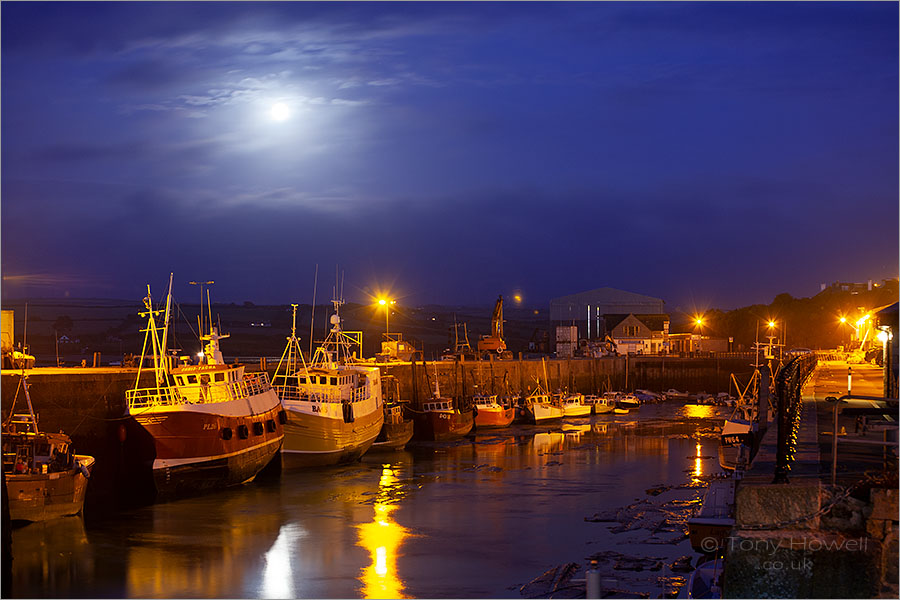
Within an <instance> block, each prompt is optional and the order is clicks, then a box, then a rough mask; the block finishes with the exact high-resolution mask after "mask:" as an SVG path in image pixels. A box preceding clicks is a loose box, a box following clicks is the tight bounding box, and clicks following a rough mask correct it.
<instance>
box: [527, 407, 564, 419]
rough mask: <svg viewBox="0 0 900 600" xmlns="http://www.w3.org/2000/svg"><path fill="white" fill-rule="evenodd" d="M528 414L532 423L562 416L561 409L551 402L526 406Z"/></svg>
mask: <svg viewBox="0 0 900 600" xmlns="http://www.w3.org/2000/svg"><path fill="white" fill-rule="evenodd" d="M528 414H529V420H530V421H531V422H532V423H535V424H537V423H545V422H547V421H554V420H556V419H561V418H563V409H562V408H561V407H559V406H555V405H552V404H532V405H530V406H529V407H528Z"/></svg>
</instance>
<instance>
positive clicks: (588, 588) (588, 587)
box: [584, 559, 602, 598]
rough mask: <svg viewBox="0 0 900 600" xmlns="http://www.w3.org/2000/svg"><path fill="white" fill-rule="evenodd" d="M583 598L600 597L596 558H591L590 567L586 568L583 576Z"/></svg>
mask: <svg viewBox="0 0 900 600" xmlns="http://www.w3.org/2000/svg"><path fill="white" fill-rule="evenodd" d="M584 581H585V596H584V597H585V598H602V596H601V595H600V571H599V569H597V560H596V559H593V560H591V568H590V569H588V570H587V574H586V575H585V578H584Z"/></svg>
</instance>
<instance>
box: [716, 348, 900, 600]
mask: <svg viewBox="0 0 900 600" xmlns="http://www.w3.org/2000/svg"><path fill="white" fill-rule="evenodd" d="M848 367H849V368H850V369H852V372H853V393H854V394H857V395H869V396H880V395H881V393H882V389H883V388H882V370H881V369H880V368H878V367H875V366H873V365H848V364H847V363H845V362H840V361H828V362H822V363H820V364H819V366H818V367H817V368H816V370H815V372H814V373H813V375H812V376H811V377H810V379H809V380H808V381H807V382H806V384H805V385H804V387H803V390H802V397H803V405H802V418H801V422H800V428H799V431H798V434H797V437H798V442H797V451H796V453H795V454H794V460H793V463H792V466H791V469H790V471H789V473H788V479H789V483H787V484H784V483H773V478H774V473H775V464H776V453H777V448H776V440H777V435H776V429H777V427H776V425H775V423H774V422H772V423H770V424H769V428H768V430H767V432H766V434H765V435H764V437H763V439H762V441H761V442H760V448H759V452H758V454H757V456H756V458H755V460H754V462H753V464H752V466H751V468H750V469H748V470H747V472H746V473H745V475H744V478H743V479H742V480H741V482H740V484H739V486H738V489H737V495H736V498H735V521H736V524H735V527H734V529H733V530H732V532H731V536H730V538H729V539H728V542H727V544H726V547H725V573H724V586H725V587H724V591H725V596H726V597H730V598H766V597H781V598H791V597H793V598H877V597H882V598H896V597H898V596H897V594H898V571H897V564H898V542H897V536H898V533H897V532H898V504H897V499H898V486H897V463H896V454H893V456H894V458H893V460H891V459H890V458H889V460H888V463H887V464H885V450H884V447H883V446H880V445H872V444H867V443H866V442H869V441H875V440H881V439H882V433H881V432H880V431H879V432H877V433H876V431H875V430H874V428H873V429H872V430H870V431H866V432H863V431H862V429H860V430H859V431H857V429H856V427H857V418H856V416H854V415H841V416H840V417H839V420H838V432H839V436H840V437H841V438H842V441H841V443H840V444H839V446H838V466H839V468H838V477H837V482H836V483H837V485H835V486H832V485H831V468H832V455H831V447H832V437H831V432H832V429H833V414H834V413H833V410H834V404H833V403H831V402H827V401H826V400H825V399H826V397H829V396H834V397H840V396H842V395H845V394H846V393H847V369H848ZM893 418H894V419H895V420H896V418H897V415H896V408H895V409H894V414H893ZM843 431H846V434H843ZM853 442H856V443H853Z"/></svg>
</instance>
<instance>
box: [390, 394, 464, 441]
mask: <svg viewBox="0 0 900 600" xmlns="http://www.w3.org/2000/svg"><path fill="white" fill-rule="evenodd" d="M406 408H407V410H408V411H410V412H411V413H412V416H413V420H414V421H415V431H414V432H413V437H414V438H415V439H417V440H425V441H430V442H444V441H448V440H458V439H460V438H463V437H465V436H467V435H468V434H469V432H471V431H472V427H473V426H474V425H475V414H474V411H473V410H472V408H471V407H468V408H462V409H461V408H460V407H458V406H457V402H456V399H455V398H441V397H439V396H435V397H434V398H432V399H431V400H429V401H428V402H424V403H423V404H422V409H421V410H415V409H412V408H410V407H409V406H407V407H406Z"/></svg>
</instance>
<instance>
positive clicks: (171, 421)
mask: <svg viewBox="0 0 900 600" xmlns="http://www.w3.org/2000/svg"><path fill="white" fill-rule="evenodd" d="M208 293H209V292H208V291H207V303H208V302H209V295H208ZM144 305H145V307H146V309H147V310H146V312H142V313H140V314H141V315H142V316H144V317H147V329H146V330H145V333H146V336H145V338H144V352H143V353H142V356H141V362H140V366H139V367H138V374H137V379H136V380H135V386H134V388H132V389H130V390H128V391H126V392H125V400H126V403H127V409H126V410H127V413H126V414H127V415H128V416H130V417H132V419H134V421H135V422H136V423H137V425H138V426H139V427H140V428H141V429H143V434H142V436H141V437H142V438H144V440H145V442H143V444H142V446H141V448H140V450H139V452H141V454H142V458H143V462H144V463H146V464H147V465H148V466H149V467H150V469H151V472H152V474H153V481H154V483H155V486H156V491H157V492H158V493H159V494H162V495H165V496H169V495H177V494H181V493H194V492H198V491H204V490H208V489H214V488H221V487H225V486H230V485H239V484H241V483H245V482H248V481H251V480H252V479H253V478H254V477H256V475H257V473H259V472H260V471H261V470H262V469H263V468H264V467H265V466H266V465H268V464H269V462H270V461H271V460H272V459H273V458H274V457H275V456H276V455H277V454H278V451H279V450H280V449H281V443H282V441H283V439H284V423H285V421H286V416H285V414H284V411H283V410H282V408H281V402H279V400H278V396H277V395H276V394H275V390H273V389H272V386H271V385H270V384H269V377H268V375H267V374H266V373H264V372H262V373H245V372H244V365H241V364H237V363H235V364H226V363H225V361H224V359H223V357H222V352H221V351H220V350H219V340H222V339H225V338H227V337H229V336H228V334H220V333H219V330H218V328H216V327H215V326H214V325H213V323H212V317H210V318H209V319H208V321H206V322H204V319H203V317H202V315H201V319H200V320H201V330H200V340H201V341H205V342H207V343H206V345H205V346H204V350H203V352H202V353H201V359H200V361H201V362H200V364H197V365H192V364H189V363H188V361H189V360H190V357H187V356H185V357H182V363H183V364H181V365H179V366H177V367H171V366H170V360H169V357H168V356H167V354H168V353H167V352H166V350H165V348H166V341H167V338H168V330H169V315H170V311H171V305H172V276H171V275H170V276H169V293H168V296H167V297H166V308H165V324H164V327H163V330H162V339H159V337H158V333H159V330H158V329H157V326H156V321H155V316H156V315H157V314H159V313H161V312H163V311H161V310H154V309H153V305H152V301H151V297H150V286H149V285H148V286H147V296H146V297H145V298H144ZM201 306H202V305H201ZM201 312H202V309H201ZM204 330H205V331H206V333H203V332H204ZM148 342H152V344H151V345H150V348H151V352H152V354H150V355H149V356H152V357H153V365H154V366H153V370H154V375H155V379H154V382H153V383H154V385H153V387H148V388H139V387H138V385H139V384H140V382H141V375H142V373H143V371H144V370H145V369H143V365H144V364H145V361H144V359H145V358H147V357H149V356H148V351H147V347H148Z"/></svg>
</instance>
